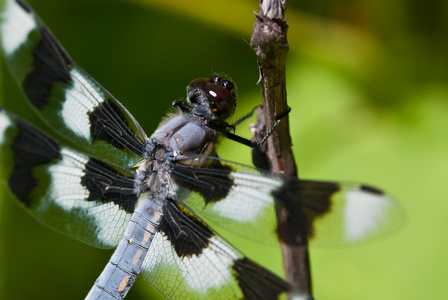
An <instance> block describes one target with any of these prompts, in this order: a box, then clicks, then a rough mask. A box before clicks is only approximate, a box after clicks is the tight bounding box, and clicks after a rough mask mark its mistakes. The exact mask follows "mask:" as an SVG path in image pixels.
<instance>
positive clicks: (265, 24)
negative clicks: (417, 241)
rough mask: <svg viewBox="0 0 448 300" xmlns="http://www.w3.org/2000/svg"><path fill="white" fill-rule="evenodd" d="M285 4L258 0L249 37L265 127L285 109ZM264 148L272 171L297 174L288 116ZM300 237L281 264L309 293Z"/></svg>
mask: <svg viewBox="0 0 448 300" xmlns="http://www.w3.org/2000/svg"><path fill="white" fill-rule="evenodd" d="M286 4H287V0H260V3H259V14H256V15H255V24H254V30H253V34H252V38H251V46H252V48H253V49H254V51H255V53H256V54H257V58H258V66H259V70H260V79H259V81H260V82H261V88H262V94H263V106H264V120H263V121H264V122H265V124H266V128H272V126H273V124H274V123H275V121H276V120H277V118H278V116H281V115H283V114H284V113H285V112H286V111H287V110H288V106H287V103H286V79H285V65H286V54H287V52H288V50H289V46H288V41H287V39H286V31H287V29H288V25H287V24H286V20H285V19H284V12H285V9H286ZM267 148H268V149H267V153H266V154H267V157H268V160H269V165H270V166H271V171H272V172H273V173H283V174H285V175H287V176H297V170H296V165H295V162H294V157H293V154H292V151H291V137H290V135H289V118H288V116H286V117H284V118H283V119H282V121H281V122H280V124H279V125H278V127H277V129H276V130H275V131H274V132H273V133H272V135H271V138H270V139H268V146H267ZM276 209H277V215H278V219H279V220H283V221H284V220H287V219H288V217H289V216H288V212H287V211H286V210H285V209H284V208H282V207H276ZM288 231H291V232H295V233H298V232H302V230H300V229H299V228H297V229H296V228H289V229H288ZM300 238H301V240H302V241H304V242H303V244H301V245H298V246H292V245H286V243H282V252H283V263H284V267H285V273H286V278H287V280H288V281H289V282H290V283H292V284H293V285H294V286H297V287H298V288H300V289H301V290H302V291H303V292H306V293H308V294H311V278H310V268H309V257H308V245H307V242H306V241H307V237H306V236H304V237H300Z"/></svg>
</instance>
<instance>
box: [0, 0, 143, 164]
mask: <svg viewBox="0 0 448 300" xmlns="http://www.w3.org/2000/svg"><path fill="white" fill-rule="evenodd" d="M0 18H1V19H0V24H1V25H0V33H1V34H0V37H1V39H0V43H1V46H2V50H3V57H4V60H5V62H6V64H7V66H8V67H9V69H10V70H11V72H12V74H13V76H14V78H15V79H16V81H17V82H18V83H19V85H20V87H21V89H22V90H23V92H24V93H25V95H26V97H27V98H28V100H29V101H30V103H31V104H32V105H33V107H34V108H35V109H36V111H37V112H38V113H39V115H40V116H41V117H42V118H43V120H44V121H45V122H47V123H48V124H49V125H50V126H51V127H52V128H53V129H54V130H56V131H57V132H58V133H59V134H60V135H61V136H63V137H64V138H65V139H66V140H69V141H70V142H72V143H73V144H75V145H77V146H79V147H81V148H83V149H85V150H86V151H87V152H89V153H92V154H94V155H95V156H100V157H103V158H105V159H107V160H109V161H110V162H113V163H115V164H118V165H121V166H123V167H131V166H133V165H135V164H136V163H137V162H138V161H139V160H140V159H141V157H142V156H143V153H144V145H145V141H146V135H145V133H144V132H143V130H142V129H141V128H140V126H139V125H138V123H137V122H136V121H135V120H134V119H133V117H132V116H131V115H130V114H129V112H128V111H127V110H126V109H125V108H124V107H123V106H122V105H121V103H120V102H118V101H117V100H116V99H115V98H114V97H113V96H112V95H111V94H109V92H107V91H106V90H105V89H104V88H103V87H102V86H100V85H99V84H98V83H97V82H96V81H95V80H94V79H93V78H92V77H90V76H89V75H88V74H87V73H86V72H85V71H84V70H82V69H81V68H80V67H79V66H78V65H77V64H76V63H75V62H74V61H73V60H72V59H71V58H70V56H69V55H68V54H67V52H66V51H65V50H64V48H63V47H62V46H61V45H60V44H59V42H58V41H57V40H56V38H55V37H54V36H53V35H52V33H51V32H50V30H49V29H48V28H47V27H46V26H45V24H44V23H43V22H42V21H41V20H40V18H39V17H38V16H37V14H36V13H35V12H34V11H33V10H32V9H31V8H30V7H29V6H28V4H26V3H25V2H24V1H20V0H18V1H13V0H5V1H2V7H1V11H0Z"/></svg>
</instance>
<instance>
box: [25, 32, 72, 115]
mask: <svg viewBox="0 0 448 300" xmlns="http://www.w3.org/2000/svg"><path fill="white" fill-rule="evenodd" d="M40 33H41V37H40V38H41V39H40V40H39V42H38V44H37V45H36V47H35V48H34V49H33V51H32V52H33V53H32V54H33V70H32V71H31V73H29V74H28V75H27V77H26V78H25V81H24V84H23V90H24V92H25V94H26V96H27V97H28V99H29V100H30V101H31V103H32V104H33V105H34V106H35V107H36V108H37V109H39V110H40V109H42V108H44V107H45V106H47V105H48V102H49V101H50V98H51V93H52V90H53V87H54V86H55V84H57V83H58V82H61V83H64V84H70V83H71V80H72V79H71V76H70V70H71V66H72V65H73V61H72V59H71V58H70V57H69V56H68V54H67V53H66V52H65V51H64V49H63V48H62V46H61V45H60V44H59V43H58V42H57V41H56V39H55V38H54V37H53V36H52V35H51V33H50V31H49V30H48V29H47V28H46V27H41V28H40ZM31 34H33V33H31Z"/></svg>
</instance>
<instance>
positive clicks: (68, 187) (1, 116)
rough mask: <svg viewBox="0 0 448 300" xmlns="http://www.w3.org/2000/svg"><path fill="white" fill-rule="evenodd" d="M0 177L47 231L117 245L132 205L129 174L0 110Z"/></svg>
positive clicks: (98, 243) (131, 186) (89, 242)
mask: <svg viewBox="0 0 448 300" xmlns="http://www.w3.org/2000/svg"><path fill="white" fill-rule="evenodd" d="M0 165H1V168H0V176H1V180H2V181H3V182H4V183H5V184H6V185H7V186H8V188H9V189H10V191H11V192H12V193H13V194H14V195H15V196H16V198H17V199H18V200H19V201H20V203H21V204H22V205H23V206H24V208H25V209H26V210H28V211H29V212H30V213H31V214H32V215H34V216H35V217H36V218H37V219H39V220H41V221H42V222H44V223H45V224H47V225H49V226H50V227H52V228H54V229H56V230H58V231H61V232H63V233H65V234H67V235H69V236H72V237H74V238H76V239H78V240H81V241H83V242H86V243H88V244H91V245H93V246H96V247H102V248H113V247H116V245H118V242H119V241H120V239H121V237H122V235H123V232H124V230H125V229H126V226H127V223H128V222H129V220H130V217H131V214H132V212H133V210H134V206H135V203H136V201H137V195H136V194H135V193H134V181H133V176H134V175H133V173H131V172H130V171H126V170H125V169H123V168H120V167H118V166H115V165H113V164H109V163H106V162H104V161H100V160H98V159H95V158H92V157H90V156H88V155H86V154H84V153H81V152H78V151H74V150H72V149H70V148H68V147H64V146H61V145H60V144H59V143H58V142H57V141H55V140H53V139H52V138H51V137H49V136H48V135H46V134H44V133H43V132H42V131H40V130H39V129H37V128H36V127H34V126H32V125H31V124H29V123H27V122H25V121H24V120H22V119H20V118H18V117H17V116H14V115H12V114H9V113H7V112H5V111H4V110H3V109H1V108H0Z"/></svg>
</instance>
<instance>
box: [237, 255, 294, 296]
mask: <svg viewBox="0 0 448 300" xmlns="http://www.w3.org/2000/svg"><path fill="white" fill-rule="evenodd" d="M232 269H233V272H234V274H235V277H236V279H237V281H238V285H239V287H240V288H241V291H242V292H243V295H244V299H254V300H255V299H278V298H279V296H280V294H282V293H287V292H289V291H290V290H291V287H290V285H289V284H288V283H287V282H286V281H284V280H283V279H281V278H279V277H277V276H275V275H274V274H272V273H271V272H269V271H268V270H266V269H265V268H263V267H261V266H259V265H257V264H256V263H255V262H253V261H251V260H249V259H248V258H247V257H244V258H241V259H237V260H235V262H234V264H233V266H232Z"/></svg>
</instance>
